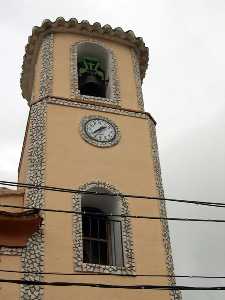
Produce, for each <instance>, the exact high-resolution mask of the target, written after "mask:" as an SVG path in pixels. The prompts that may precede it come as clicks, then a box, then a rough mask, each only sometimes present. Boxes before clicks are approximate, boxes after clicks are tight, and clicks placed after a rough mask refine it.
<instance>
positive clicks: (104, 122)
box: [81, 116, 119, 147]
mask: <svg viewBox="0 0 225 300" xmlns="http://www.w3.org/2000/svg"><path fill="white" fill-rule="evenodd" d="M81 126H82V128H81V130H82V132H81V133H82V136H83V137H84V138H85V140H86V141H87V142H89V143H91V144H94V145H95V146H99V147H109V146H112V145H114V144H116V143H117V142H118V140H119V130H118V127H117V126H116V125H115V124H114V123H113V122H112V121H111V120H109V119H107V118H104V117H97V116H91V117H87V118H84V119H83V120H82V125H81Z"/></svg>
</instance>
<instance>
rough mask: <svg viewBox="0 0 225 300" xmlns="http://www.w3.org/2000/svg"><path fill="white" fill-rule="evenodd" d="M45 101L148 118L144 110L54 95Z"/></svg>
mask: <svg viewBox="0 0 225 300" xmlns="http://www.w3.org/2000/svg"><path fill="white" fill-rule="evenodd" d="M46 101H47V103H49V104H57V105H64V106H68V107H77V108H83V109H88V110H94V111H98V112H100V111H101V112H109V113H115V114H117V115H123V116H129V117H136V118H141V119H149V116H148V115H146V114H145V113H144V112H143V113H141V112H132V111H127V110H123V109H116V108H111V107H106V106H99V105H98V106H97V105H95V104H87V103H79V102H75V101H68V100H65V99H57V98H54V97H48V98H47V99H46Z"/></svg>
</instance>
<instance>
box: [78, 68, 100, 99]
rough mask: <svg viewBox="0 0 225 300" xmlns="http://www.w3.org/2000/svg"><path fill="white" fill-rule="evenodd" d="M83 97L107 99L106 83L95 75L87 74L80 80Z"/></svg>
mask: <svg viewBox="0 0 225 300" xmlns="http://www.w3.org/2000/svg"><path fill="white" fill-rule="evenodd" d="M79 89H80V93H81V95H89V96H94V97H105V82H104V81H103V80H101V79H99V78H98V77H97V76H96V75H95V74H90V73H89V74H85V75H83V76H81V77H80V78H79Z"/></svg>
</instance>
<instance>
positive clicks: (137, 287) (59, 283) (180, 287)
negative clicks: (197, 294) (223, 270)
mask: <svg viewBox="0 0 225 300" xmlns="http://www.w3.org/2000/svg"><path fill="white" fill-rule="evenodd" d="M0 282H5V283H14V284H23V285H38V286H45V285H50V286H64V287H65V286H79V287H93V288H108V289H129V290H130V289H131V290H172V291H175V290H180V291H190V290H197V291H202V290H211V291H216V290H217V291H224V290H225V286H213V287H206V286H203V287H195V286H183V285H172V286H170V285H150V284H143V285H117V284H104V283H86V282H67V281H51V282H49V281H39V280H21V279H2V278H1V279H0Z"/></svg>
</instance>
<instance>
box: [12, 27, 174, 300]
mask: <svg viewBox="0 0 225 300" xmlns="http://www.w3.org/2000/svg"><path fill="white" fill-rule="evenodd" d="M41 38H42V42H41V43H39V46H40V47H39V51H38V49H36V61H34V62H33V69H34V72H33V74H34V75H33V80H34V81H33V83H32V82H31V81H32V78H31V81H30V83H29V84H30V85H32V97H31V99H30V102H29V104H31V111H30V121H29V125H28V128H27V134H26V135H25V140H24V147H23V153H22V156H21V163H20V169H19V180H20V181H26V182H28V183H32V184H38V185H50V186H57V187H66V188H71V189H87V188H88V187H90V186H91V185H95V186H97V187H98V188H106V190H107V189H108V190H109V191H111V192H116V193H123V194H136V195H151V196H156V197H158V196H163V190H162V185H161V177H160V166H159V159H158V152H157V151H158V150H157V142H156V136H155V122H154V120H153V119H152V118H151V116H150V115H149V114H147V113H145V112H144V111H143V102H142V92H141V77H140V70H139V64H138V57H137V56H136V54H135V51H134V50H133V48H132V47H131V45H130V44H129V43H128V42H127V45H126V44H125V43H124V41H122V40H121V42H118V40H116V39H115V40H113V39H107V38H104V35H103V36H102V37H100V36H96V35H95V34H93V36H92V34H91V33H90V32H89V34H82V33H81V32H79V33H71V32H69V31H68V32H67V30H66V29H62V28H61V27H60V30H59V31H57V30H55V31H53V32H50V33H48V34H47V33H46V34H45V35H44V34H43V35H42V37H41ZM84 41H89V42H93V43H95V44H99V45H103V46H104V47H105V49H107V50H108V51H109V53H110V55H111V58H112V60H111V62H112V66H113V68H112V69H111V71H112V72H113V77H112V78H113V80H112V87H111V88H112V91H113V93H112V97H111V98H109V99H97V98H95V97H85V96H83V95H80V94H79V91H78V92H77V86H76V80H77V78H76V74H75V73H76V72H74V68H75V69H76V67H77V66H76V63H75V62H76V61H75V60H74V59H75V58H76V55H77V53H76V47H77V45H79V43H81V42H84ZM29 72H30V71H29ZM26 93H27V92H26ZM90 116H98V117H104V118H105V117H106V118H107V119H109V120H110V121H112V122H113V123H115V124H116V125H117V126H118V128H119V131H120V135H121V138H120V140H119V142H118V143H117V144H115V145H113V146H111V147H107V148H104V147H103V148H102V147H98V146H96V145H95V146H94V145H91V144H89V143H88V142H87V141H86V140H84V139H83V137H82V130H81V120H82V119H83V118H84V117H90ZM79 197H80V196H79V194H78V193H61V192H53V191H43V190H38V189H29V190H28V191H27V193H26V197H25V204H26V205H28V206H30V207H39V208H49V209H56V210H57V209H60V210H74V211H77V210H78V211H79V210H80V209H81V207H80V203H81V200H80V198H79ZM119 199H120V201H121V206H122V205H123V208H122V209H123V210H122V212H123V213H124V214H128V213H129V214H131V215H139V216H140V215H147V216H156V217H166V211H165V205H164V202H163V201H156V200H146V199H145V200H144V199H138V198H136V199H135V198H129V197H125V198H122V197H120V198H119ZM42 216H43V218H44V222H43V225H42V228H41V230H40V231H39V232H37V233H35V234H34V235H33V236H32V237H31V239H30V241H29V243H28V245H27V247H26V248H25V249H24V250H23V251H22V254H21V253H20V254H21V264H20V268H21V270H22V271H26V272H27V271H29V270H32V271H33V272H36V275H25V276H24V277H23V278H25V279H30V280H44V281H72V282H83V283H85V282H89V283H99V282H101V283H105V284H118V285H119V284H122V285H126V284H130V285H136V284H153V285H154V284H156V285H168V284H174V280H173V279H171V278H170V279H167V278H166V277H165V278H159V277H146V278H145V277H138V276H136V275H137V274H165V275H166V274H170V275H172V274H173V264H172V256H171V249H170V241H169V233H168V224H167V223H166V221H162V220H161V221H160V220H146V219H135V218H125V219H123V221H122V222H123V223H122V229H123V230H122V240H123V245H122V246H123V249H124V257H125V258H124V261H125V263H124V266H122V267H119V266H110V265H107V266H101V265H97V264H95V265H94V264H92V265H91V266H90V264H89V265H88V264H85V263H83V262H82V230H81V225H80V224H81V216H77V215H76V214H66V213H52V212H43V213H42ZM124 241H125V242H124ZM18 254H19V253H18V252H17V255H18ZM9 261H10V259H9ZM12 262H13V261H11V262H10V264H11V263H12ZM18 267H19V266H18ZM42 272H61V273H74V272H75V273H76V274H79V272H88V275H86V276H74V277H73V276H56V275H40V274H37V273H42ZM99 272H100V273H103V274H102V275H98V276H97V275H94V274H93V273H99ZM106 274H107V275H106ZM116 274H117V275H124V276H116ZM15 291H16V292H15V299H17V297H18V293H20V298H21V300H23V299H24V300H25V299H31V300H42V299H43V300H44V299H56V300H57V299H60V300H61V299H72V298H74V297H75V298H76V299H82V300H83V299H92V300H95V299H96V300H97V299H109V300H119V299H123V300H124V299H137V298H138V299H143V300H144V299H146V300H147V299H148V300H149V299H152V300H153V299H154V300H156V299H159V300H168V299H174V300H175V299H176V300H177V299H180V294H179V292H174V293H173V292H169V291H156V290H151V291H146V290H125V289H100V288H90V287H52V286H45V287H42V286H38V285H36V286H32V285H31V286H26V285H23V286H21V288H20V287H18V289H15ZM16 293H17V294H16Z"/></svg>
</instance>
